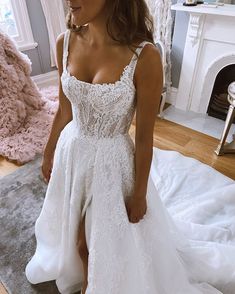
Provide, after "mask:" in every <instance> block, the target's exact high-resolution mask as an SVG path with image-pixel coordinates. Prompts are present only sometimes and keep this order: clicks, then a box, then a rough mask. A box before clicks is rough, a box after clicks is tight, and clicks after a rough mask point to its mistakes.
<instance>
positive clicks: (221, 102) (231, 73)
mask: <svg viewBox="0 0 235 294" xmlns="http://www.w3.org/2000/svg"><path fill="white" fill-rule="evenodd" d="M234 81H235V64H231V65H228V66H226V67H224V68H223V69H222V70H221V71H220V72H219V73H218V75H217V77H216V79H215V83H214V87H213V90H212V94H211V98H210V102H209V105H208V108H207V113H208V115H209V116H213V117H216V118H219V119H222V120H225V119H226V117H227V113H228V108H229V102H228V98H227V97H228V86H229V84H230V83H232V82H234ZM233 122H234V123H235V118H234V121H233Z"/></svg>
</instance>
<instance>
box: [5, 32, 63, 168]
mask: <svg viewBox="0 0 235 294" xmlns="http://www.w3.org/2000/svg"><path fill="white" fill-rule="evenodd" d="M31 64H32V63H31V61H30V59H29V58H28V56H27V55H26V54H23V53H22V52H20V51H18V49H17V47H16V43H15V41H14V40H13V39H12V38H11V37H9V36H8V35H6V34H5V33H3V32H1V31H0V155H2V156H3V157H5V158H7V159H8V160H10V161H14V162H16V163H17V164H19V165H21V164H23V163H26V162H28V161H30V160H32V159H34V157H35V155H36V154H37V153H42V152H43V149H44V146H45V144H46V142H47V139H48V136H49V133H50V130H51V125H52V121H53V118H54V114H55V112H56V110H57V108H58V87H55V86H54V87H53V86H51V87H50V88H48V89H47V88H46V89H43V90H42V91H40V90H39V88H38V87H37V85H36V84H35V83H34V82H33V80H32V79H31V77H30V73H31V71H32V68H31Z"/></svg>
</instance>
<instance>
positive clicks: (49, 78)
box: [31, 70, 59, 89]
mask: <svg viewBox="0 0 235 294" xmlns="http://www.w3.org/2000/svg"><path fill="white" fill-rule="evenodd" d="M31 78H32V80H33V81H34V82H35V83H36V85H37V86H38V88H39V89H40V88H44V87H48V86H51V85H59V80H58V78H59V76H58V70H53V71H50V72H47V73H44V74H40V75H36V76H31Z"/></svg>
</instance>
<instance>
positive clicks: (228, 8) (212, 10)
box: [171, 3, 235, 16]
mask: <svg viewBox="0 0 235 294" xmlns="http://www.w3.org/2000/svg"><path fill="white" fill-rule="evenodd" d="M171 9H172V10H177V11H186V12H190V13H200V14H213V15H224V16H235V5H231V4H224V5H222V6H217V7H213V6H208V7H204V6H203V7H202V6H201V5H200V4H199V5H197V6H184V5H182V3H177V4H174V5H172V6H171Z"/></svg>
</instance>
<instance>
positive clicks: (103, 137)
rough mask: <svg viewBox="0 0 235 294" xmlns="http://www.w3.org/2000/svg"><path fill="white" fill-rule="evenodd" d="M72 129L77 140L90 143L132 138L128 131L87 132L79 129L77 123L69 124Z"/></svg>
mask: <svg viewBox="0 0 235 294" xmlns="http://www.w3.org/2000/svg"><path fill="white" fill-rule="evenodd" d="M69 125H70V127H71V128H72V129H73V132H72V133H73V134H74V135H75V136H76V138H80V139H84V140H88V141H112V140H116V139H119V138H120V139H121V138H128V137H129V138H130V135H129V132H128V131H120V132H119V131H117V130H116V131H115V132H111V131H110V132H101V131H99V132H98V131H95V130H91V131H87V130H83V129H81V128H79V127H78V124H77V123H76V122H75V121H73V120H72V121H71V122H70V123H69Z"/></svg>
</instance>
